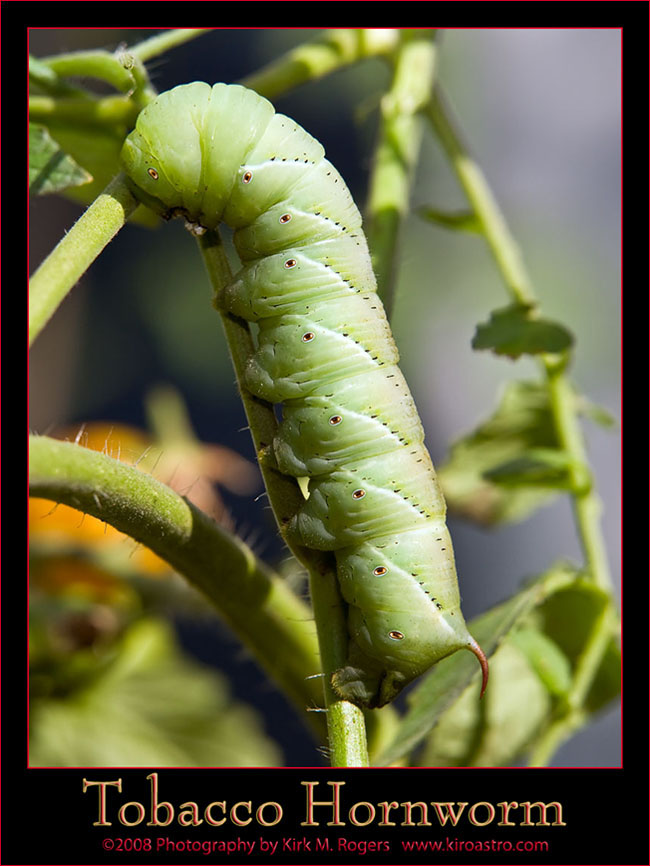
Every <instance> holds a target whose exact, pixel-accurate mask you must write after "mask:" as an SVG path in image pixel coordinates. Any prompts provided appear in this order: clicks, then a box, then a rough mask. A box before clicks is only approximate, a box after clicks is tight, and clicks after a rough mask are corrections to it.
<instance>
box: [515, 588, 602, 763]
mask: <svg viewBox="0 0 650 866" xmlns="http://www.w3.org/2000/svg"><path fill="white" fill-rule="evenodd" d="M618 625H619V624H618V618H617V615H616V612H615V611H614V607H613V602H612V601H611V600H610V601H609V602H608V603H606V604H605V605H604V607H603V610H602V613H601V614H600V616H599V617H597V618H596V620H595V621H594V624H593V626H592V629H591V633H590V635H589V638H588V639H587V641H586V643H585V645H584V647H583V648H582V652H581V653H580V657H579V658H578V662H577V664H576V667H575V670H574V672H573V682H572V687H571V691H570V693H569V695H568V699H567V702H566V705H565V706H562V707H561V710H560V713H559V714H558V717H557V718H555V719H554V720H553V721H551V723H550V724H549V725H547V727H546V728H545V729H544V731H542V733H541V735H540V736H539V737H538V738H537V741H536V742H535V745H534V747H533V750H532V752H531V755H530V759H529V766H531V767H545V766H547V765H548V764H549V762H550V760H551V758H552V757H553V755H554V754H555V752H556V751H557V749H558V748H559V747H560V746H561V745H562V743H563V742H565V740H567V739H568V738H569V737H570V736H571V735H572V734H573V733H574V732H575V731H577V730H578V729H579V728H580V727H582V725H583V724H584V722H585V719H586V717H587V712H586V711H585V709H584V702H585V699H586V697H587V694H588V692H589V689H590V687H591V684H592V682H593V680H594V678H595V676H596V674H597V672H598V669H599V667H600V665H601V662H602V659H603V656H604V654H605V651H606V650H607V647H608V645H609V642H610V641H611V639H612V637H613V636H614V635H615V634H616V632H617V631H618Z"/></svg>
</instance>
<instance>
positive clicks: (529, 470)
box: [483, 448, 571, 490]
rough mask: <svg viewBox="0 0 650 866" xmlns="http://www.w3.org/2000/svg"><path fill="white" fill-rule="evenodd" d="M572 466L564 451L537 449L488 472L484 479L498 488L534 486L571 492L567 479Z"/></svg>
mask: <svg viewBox="0 0 650 866" xmlns="http://www.w3.org/2000/svg"><path fill="white" fill-rule="evenodd" d="M570 465H571V459H570V455H569V454H567V453H566V452H565V451H560V450H559V449H557V448H534V449H531V450H529V451H527V452H525V453H524V454H522V455H521V456H520V457H515V458H513V459H512V460H507V461H505V463H499V464H498V465H497V466H494V467H493V468H492V469H487V470H486V471H485V472H484V473H483V477H484V478H486V479H487V480H488V481H493V482H494V483H495V484H502V485H508V486H510V487H513V486H519V485H522V484H523V485H531V484H534V485H541V486H543V487H553V488H557V489H558V490H563V489H568V488H569V487H570V484H571V480H570V478H569V475H568V469H569V466H570Z"/></svg>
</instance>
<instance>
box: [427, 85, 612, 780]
mask: <svg viewBox="0 0 650 866" xmlns="http://www.w3.org/2000/svg"><path fill="white" fill-rule="evenodd" d="M426 114H427V116H428V118H429V121H430V122H431V125H432V127H433V129H434V130H435V132H436V134H437V136H438V138H439V140H440V142H441V144H442V146H443V149H444V151H445V153H446V154H447V157H448V158H449V161H450V164H451V166H452V168H453V170H454V172H455V174H456V177H457V179H458V181H459V183H460V185H461V187H462V189H463V190H464V192H465V195H466V197H467V199H468V201H469V203H470V205H471V207H472V209H473V212H474V215H475V217H476V220H477V221H478V225H479V227H480V230H481V232H482V234H483V235H484V237H485V239H486V241H487V244H488V247H489V249H490V252H491V253H492V255H493V257H494V260H495V262H496V264H497V268H498V269H499V272H500V273H501V276H502V278H503V281H504V283H505V285H506V287H507V289H508V292H509V294H510V296H511V298H512V299H513V301H515V302H516V303H520V304H525V305H527V306H532V307H536V306H537V300H536V297H535V292H534V290H533V286H532V281H531V280H530V278H529V276H528V273H527V271H526V268H525V265H524V263H523V259H522V257H521V253H520V251H519V248H518V247H517V245H516V243H515V241H514V238H513V237H512V234H511V232H510V229H509V228H508V225H507V223H506V220H505V219H504V217H503V214H502V213H501V211H500V209H499V206H498V204H497V202H496V200H495V198H494V196H493V195H492V192H491V190H490V187H489V185H488V183H487V181H486V179H485V177H484V175H483V173H482V171H481V169H480V167H479V166H478V165H477V164H476V162H475V161H474V160H473V159H472V158H471V157H470V155H469V149H468V148H467V146H466V145H465V144H464V142H463V140H462V138H461V135H460V133H459V132H458V130H457V128H456V126H455V123H454V121H453V120H452V118H451V112H450V110H449V108H448V106H447V104H446V102H445V100H444V98H443V97H442V94H441V92H440V89H439V88H436V90H435V92H434V95H433V98H432V100H431V101H430V103H429V105H428V106H427V109H426ZM567 363H568V356H554V355H544V356H542V358H541V364H542V368H543V370H544V373H545V376H546V380H547V386H548V391H549V398H550V405H551V412H552V416H553V420H554V424H555V431H556V435H557V438H558V443H559V447H560V449H561V450H563V451H564V452H565V453H567V454H568V455H569V457H570V465H569V473H570V475H569V477H570V481H571V495H572V501H573V507H574V514H575V518H576V525H577V528H578V534H579V537H580V542H581V545H582V549H583V554H584V558H585V565H586V570H587V575H588V576H589V578H590V579H591V580H592V581H593V582H594V583H595V584H597V585H598V586H599V587H600V588H601V589H603V590H604V591H605V592H606V593H608V594H610V599H611V600H610V603H609V604H608V605H607V606H606V614H604V615H603V617H600V618H599V619H598V620H597V621H596V623H595V625H594V629H593V630H592V634H591V636H590V639H589V641H588V643H587V645H586V646H585V648H584V649H583V652H582V654H581V656H580V660H579V662H578V664H577V665H576V669H575V670H574V672H573V682H572V688H571V691H570V694H569V699H568V701H567V704H566V706H565V707H564V708H563V709H562V710H561V711H560V715H559V717H558V718H556V719H554V720H553V721H551V722H550V724H549V725H548V726H547V727H546V729H545V730H544V731H543V732H542V733H541V734H540V736H539V738H538V741H537V744H536V746H535V748H534V749H533V754H532V763H533V764H534V765H543V764H546V763H548V761H549V760H550V758H551V757H552V755H553V753H554V752H555V750H556V749H557V747H558V746H559V745H560V744H561V743H562V742H563V740H564V739H565V738H566V737H567V736H569V735H570V734H571V733H572V732H573V731H574V730H575V729H576V728H577V727H578V726H580V725H581V724H582V722H583V720H584V716H585V711H584V709H583V704H584V699H585V696H586V694H587V692H588V690H589V687H590V685H591V683H592V682H593V678H594V676H595V675H596V672H597V671H598V668H599V667H600V664H601V662H602V658H603V655H604V653H605V650H606V648H607V644H608V641H609V640H610V638H611V633H612V621H613V619H615V616H614V614H613V612H612V611H613V598H612V597H611V593H612V583H611V578H610V574H609V566H608V562H607V553H606V549H605V544H604V540H603V536H602V530H601V526H600V514H601V505H600V501H599V499H598V497H597V495H596V492H595V485H594V480H593V477H592V474H591V471H590V468H589V464H588V460H587V455H586V449H585V444H584V438H583V434H582V430H581V428H580V424H579V421H578V416H577V402H576V399H575V395H574V392H573V388H572V386H571V383H570V382H569V379H568V378H567V376H566V367H567Z"/></svg>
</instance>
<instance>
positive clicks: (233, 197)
mask: <svg viewBox="0 0 650 866" xmlns="http://www.w3.org/2000/svg"><path fill="white" fill-rule="evenodd" d="M172 118H173V120H172ZM296 153H298V154H300V157H296V156H295V154H296ZM121 160H122V165H123V167H124V170H125V173H126V175H127V177H128V179H129V184H130V186H131V188H132V190H133V192H134V194H135V195H136V196H137V197H138V199H139V200H140V201H142V202H143V203H144V204H146V205H148V206H149V207H151V208H153V209H154V210H156V211H157V212H158V213H160V214H162V215H163V216H165V217H166V218H170V217H172V216H182V217H184V218H185V219H186V221H187V222H188V223H189V224H190V225H192V226H195V227H197V230H198V228H199V227H200V228H202V229H216V228H217V227H218V226H219V224H220V223H222V222H223V223H225V224H227V225H229V226H231V227H232V228H233V230H234V231H233V242H234V247H235V250H236V251H237V253H238V255H239V258H240V260H241V269H240V270H239V271H238V273H237V274H235V275H234V277H233V281H232V284H231V286H230V287H228V288H227V289H226V290H225V291H224V293H223V308H224V310H225V313H226V314H227V315H232V316H238V317H240V318H244V319H246V320H247V321H249V322H255V323H258V325H259V334H258V341H257V348H256V350H255V354H254V356H253V357H252V358H251V362H250V364H249V367H248V368H247V379H246V386H247V388H248V389H249V390H250V391H251V392H252V393H253V394H254V395H256V396H258V397H260V398H262V399H264V400H267V401H269V402H272V403H276V404H282V412H281V417H282V421H281V423H280V425H279V428H278V432H277V435H276V438H275V439H274V441H273V443H272V446H271V447H272V448H273V452H274V454H275V458H276V463H277V466H278V468H279V470H280V472H282V473H284V474H285V475H288V476H291V477H293V478H295V479H300V481H299V482H298V483H299V484H302V483H304V482H305V479H307V481H308V490H309V496H308V498H306V499H305V501H304V504H303V505H302V506H301V507H300V509H299V510H298V512H297V513H296V514H295V515H294V516H293V517H292V518H290V519H288V520H284V519H283V520H282V528H281V531H282V533H283V535H284V537H285V538H286V539H287V540H288V541H290V542H294V543H295V544H297V545H300V546H302V547H306V548H310V549H313V550H324V551H331V552H332V554H333V556H334V558H335V560H336V564H337V573H338V577H339V583H340V587H341V594H342V596H343V599H344V600H345V602H346V604H347V608H348V632H349V649H348V659H347V662H346V664H345V665H343V666H342V667H341V668H339V669H338V670H337V671H335V672H334V674H333V675H332V685H333V687H334V690H335V691H336V692H337V693H338V695H339V696H340V697H341V698H343V699H345V700H349V701H352V702H354V703H356V704H358V705H359V706H361V707H369V708H372V707H381V706H383V705H384V704H386V703H388V702H389V701H392V700H393V699H394V698H395V697H396V696H397V694H398V693H399V692H400V690H401V689H402V688H403V687H404V686H405V685H407V684H408V683H410V682H411V681H412V680H414V679H415V678H416V677H418V676H420V675H421V674H422V673H424V672H425V671H427V670H428V669H429V668H430V667H431V666H432V665H434V664H435V663H436V662H438V661H440V660H441V659H443V658H445V657H446V656H449V655H451V654H452V653H455V652H456V651H457V650H461V649H466V650H470V652H472V653H474V655H476V657H477V658H478V660H479V662H480V664H481V669H482V674H483V682H482V690H481V694H483V691H484V690H485V686H486V683H487V677H488V666H487V659H486V656H485V654H484V653H483V651H482V650H481V648H480V647H479V645H478V644H477V643H476V641H475V640H474V638H473V637H472V636H471V635H470V633H469V631H468V629H467V626H466V625H465V621H464V619H463V616H462V613H461V611H460V596H459V591H458V585H457V580H456V569H455V564H454V556H453V551H452V546H451V540H450V538H449V533H448V531H447V528H446V525H445V511H446V507H445V502H444V499H443V496H442V491H441V490H440V487H439V485H438V482H437V480H436V476H435V473H434V471H433V466H432V463H431V458H430V457H429V454H428V452H427V450H426V448H425V445H424V433H423V430H422V425H421V423H420V421H419V418H418V416H417V412H416V409H415V406H414V404H413V399H412V397H411V394H410V391H409V390H408V386H407V385H406V383H405V381H404V377H403V375H402V373H401V372H400V370H399V367H398V366H397V364H398V360H399V355H398V352H397V348H396V346H395V342H394V340H393V337H392V335H391V332H390V327H389V325H388V322H387V320H386V315H385V312H384V308H383V306H382V303H381V300H380V299H379V297H378V296H377V293H376V282H375V277H374V274H373V271H372V265H371V261H370V255H369V252H368V245H367V242H366V239H365V236H364V234H363V231H362V227H361V215H360V213H359V211H358V209H357V207H356V205H355V204H354V201H353V200H352V197H351V195H350V192H349V190H348V188H347V186H346V185H345V183H344V182H343V180H342V178H341V177H340V175H339V173H338V172H337V170H336V169H335V168H334V166H333V165H332V164H331V163H330V162H329V161H328V160H327V159H326V158H325V152H324V149H323V147H322V145H321V144H320V143H319V142H318V141H316V139H314V138H313V137H312V136H311V135H309V133H307V132H306V131H305V130H304V129H302V128H301V127H300V126H298V125H297V124H295V123H294V122H293V121H289V120H288V118H286V117H284V116H283V115H281V114H277V113H276V112H275V110H274V108H273V106H272V105H271V103H270V102H268V101H267V100H266V99H263V98H262V97H260V96H258V95H257V94H256V93H254V92H253V91H252V90H248V89H247V88H245V87H241V86H239V85H226V84H215V85H214V86H212V87H211V86H210V85H208V84H205V83H203V82H195V83H193V84H185V85H181V86H179V87H175V88H173V89H172V90H169V91H167V92H166V93H162V94H160V96H158V97H157V98H156V99H155V100H153V101H152V102H151V103H150V104H149V105H147V107H146V108H145V109H144V110H143V111H142V112H141V113H140V115H139V116H138V119H137V122H136V128H135V130H134V131H133V132H131V134H130V135H129V136H128V137H127V139H126V141H125V143H124V146H123V148H122V154H121ZM152 164H155V165H156V166H158V168H157V169H154V168H151V166H152ZM244 166H246V169H245V170H243V167H244ZM248 166H251V168H248ZM242 170H243V173H242ZM253 173H254V174H255V183H251V182H252V180H253ZM240 175H241V183H237V182H236V181H237V178H238V177H239V176H240ZM298 256H299V257H300V267H297V264H298ZM342 322H344V323H345V325H344V327H345V328H346V332H345V334H346V336H345V340H344V341H342V340H341V334H340V331H339V330H338V329H339V328H340V327H341V323H342ZM316 326H317V327H316ZM297 328H299V330H296V329H297ZM316 332H318V340H316V341H314V337H315V336H316ZM296 333H298V334H301V335H302V342H304V343H311V342H312V341H314V343H313V345H312V346H310V347H309V349H307V348H305V349H304V351H303V349H302V348H301V346H300V343H298V348H296ZM348 335H349V337H348ZM306 372H307V373H309V374H310V375H309V376H308V377H305V375H304V374H305V373H306ZM391 379H392V380H394V381H390V380H391ZM394 386H397V387H398V389H399V391H400V394H399V396H398V397H397V396H395V387H394ZM323 410H325V412H324V411H323ZM328 410H329V411H328ZM343 415H345V418H346V421H345V424H344V425H342V426H341V427H340V429H337V430H336V433H334V432H333V431H331V429H330V428H332V427H338V426H339V425H340V424H341V421H342V420H343ZM378 418H381V421H379V420H377V419H378ZM396 479H399V481H396ZM359 482H362V483H364V484H368V485H370V486H371V487H372V496H367V497H366V490H365V489H364V488H363V487H360V486H358V485H359ZM396 483H398V484H399V488H398V489H396V488H395V484H396ZM351 488H352V491H351ZM361 499H365V501H364V502H363V503H359V504H356V503H353V502H351V500H354V501H356V500H361ZM414 503H417V504H418V505H417V507H416V506H415V505H414ZM440 542H442V545H441V543H440ZM380 551H381V552H380ZM378 560H379V561H380V562H382V561H383V564H382V565H379V566H378V565H377V561H378ZM379 577H381V578H382V579H381V580H377V579H375V578H379ZM423 589H424V593H423ZM426 594H428V596H429V598H427V597H426ZM433 598H435V602H434V603H431V599H433ZM406 636H408V637H406Z"/></svg>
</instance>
